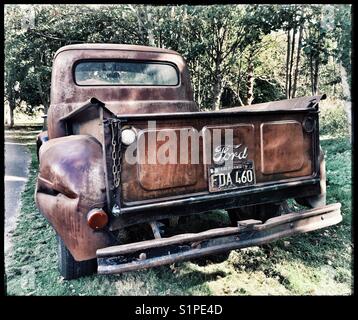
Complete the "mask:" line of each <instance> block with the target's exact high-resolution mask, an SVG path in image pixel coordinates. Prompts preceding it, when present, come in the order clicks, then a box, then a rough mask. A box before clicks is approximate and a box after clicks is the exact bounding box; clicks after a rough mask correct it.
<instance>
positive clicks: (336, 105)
mask: <svg viewBox="0 0 358 320" xmlns="http://www.w3.org/2000/svg"><path fill="white" fill-rule="evenodd" d="M319 120H320V124H319V125H320V134H324V135H330V136H334V137H341V136H343V137H344V136H347V135H348V134H349V132H348V119H347V114H346V112H345V110H344V104H343V103H342V101H335V100H331V99H330V100H328V101H327V102H322V103H321V106H320V119H319Z"/></svg>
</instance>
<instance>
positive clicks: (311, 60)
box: [310, 52, 314, 96]
mask: <svg viewBox="0 0 358 320" xmlns="http://www.w3.org/2000/svg"><path fill="white" fill-rule="evenodd" d="M310 77H311V92H312V95H313V96H314V89H313V87H314V86H313V54H312V52H311V53H310Z"/></svg>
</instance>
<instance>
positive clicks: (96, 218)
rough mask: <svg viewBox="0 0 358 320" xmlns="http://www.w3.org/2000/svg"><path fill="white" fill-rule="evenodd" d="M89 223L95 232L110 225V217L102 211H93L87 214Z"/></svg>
mask: <svg viewBox="0 0 358 320" xmlns="http://www.w3.org/2000/svg"><path fill="white" fill-rule="evenodd" d="M87 223H88V225H89V226H90V227H91V228H92V229H93V230H98V229H102V228H104V227H105V226H106V225H107V223H108V215H107V213H106V212H104V210H102V209H92V210H91V211H90V212H88V214H87Z"/></svg>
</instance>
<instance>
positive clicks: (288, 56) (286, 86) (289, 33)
mask: <svg viewBox="0 0 358 320" xmlns="http://www.w3.org/2000/svg"><path fill="white" fill-rule="evenodd" d="M290 42H291V30H288V31H287V55H286V84H285V91H286V98H287V99H288V98H289V91H288V68H289V65H290V56H291V55H290V48H291V45H290Z"/></svg>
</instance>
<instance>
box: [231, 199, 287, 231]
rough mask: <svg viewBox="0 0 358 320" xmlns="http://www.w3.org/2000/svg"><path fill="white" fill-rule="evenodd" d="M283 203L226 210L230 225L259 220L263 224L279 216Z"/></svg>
mask: <svg viewBox="0 0 358 320" xmlns="http://www.w3.org/2000/svg"><path fill="white" fill-rule="evenodd" d="M283 206H284V203H279V204H276V203H267V204H258V205H254V206H247V207H241V208H236V209H229V210H227V212H228V214H229V218H230V221H231V224H232V225H233V226H237V221H240V220H248V219H254V220H261V221H262V222H263V223H264V222H265V221H266V220H268V219H270V218H274V217H277V216H279V215H281V212H282V209H281V208H282V207H283Z"/></svg>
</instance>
